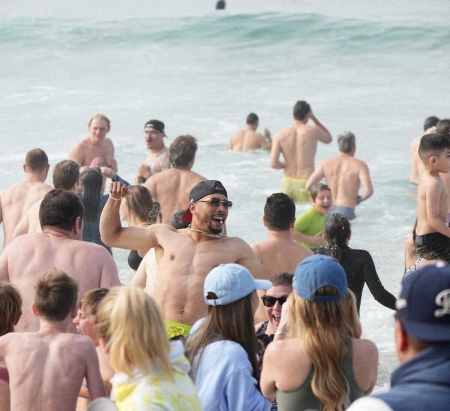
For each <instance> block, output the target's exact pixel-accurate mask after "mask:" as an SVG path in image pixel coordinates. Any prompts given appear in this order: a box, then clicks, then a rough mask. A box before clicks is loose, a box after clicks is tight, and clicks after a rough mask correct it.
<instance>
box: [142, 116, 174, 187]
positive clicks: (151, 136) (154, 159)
mask: <svg viewBox="0 0 450 411" xmlns="http://www.w3.org/2000/svg"><path fill="white" fill-rule="evenodd" d="M164 128H165V126H164V123H163V122H162V121H159V120H150V121H147V123H145V126H144V140H145V144H146V145H147V148H148V149H149V150H150V152H149V153H148V156H147V158H146V159H145V162H144V163H143V164H141V166H140V167H139V171H138V174H137V176H136V184H143V183H145V182H146V181H147V179H149V178H150V177H151V176H152V175H153V174H156V173H159V172H161V171H164V170H167V169H168V168H170V156H169V149H168V148H167V147H166V146H165V144H164V137H166V133H165V132H164Z"/></svg>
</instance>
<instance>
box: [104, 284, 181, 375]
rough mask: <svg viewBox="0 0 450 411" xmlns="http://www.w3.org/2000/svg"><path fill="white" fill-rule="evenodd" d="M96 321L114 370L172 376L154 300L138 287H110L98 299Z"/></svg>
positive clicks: (159, 315)
mask: <svg viewBox="0 0 450 411" xmlns="http://www.w3.org/2000/svg"><path fill="white" fill-rule="evenodd" d="M96 324H97V329H98V334H99V336H100V338H102V339H103V340H104V341H105V345H106V349H107V350H108V351H109V355H110V357H109V358H110V362H111V365H112V367H113V368H114V370H116V371H118V372H123V373H125V374H127V375H128V376H129V377H133V376H134V375H135V372H136V369H137V370H138V371H140V372H142V373H145V374H154V373H155V372H156V371H157V370H161V371H163V372H165V373H166V374H168V375H169V376H172V366H171V363H170V359H169V350H170V349H169V340H168V339H167V336H166V330H165V327H164V323H163V319H162V316H161V313H160V312H159V309H158V307H157V306H156V303H155V301H154V300H153V298H152V297H150V296H149V295H148V294H146V293H144V291H143V290H142V289H141V288H138V287H134V286H132V285H128V286H126V287H115V288H112V289H111V290H110V291H109V293H108V294H107V295H106V297H105V298H104V299H103V300H102V302H101V303H100V305H99V307H98V310H97V315H96Z"/></svg>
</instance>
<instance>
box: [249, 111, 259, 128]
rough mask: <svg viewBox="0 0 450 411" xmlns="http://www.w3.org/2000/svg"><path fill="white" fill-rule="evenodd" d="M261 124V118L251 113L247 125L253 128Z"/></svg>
mask: <svg viewBox="0 0 450 411" xmlns="http://www.w3.org/2000/svg"><path fill="white" fill-rule="evenodd" d="M258 122H259V118H258V116H257V115H256V114H255V113H250V114H249V115H248V116H247V124H249V125H251V126H255V125H256V124H258Z"/></svg>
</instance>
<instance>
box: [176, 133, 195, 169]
mask: <svg viewBox="0 0 450 411" xmlns="http://www.w3.org/2000/svg"><path fill="white" fill-rule="evenodd" d="M196 152H197V139H196V138H195V137H193V136H191V135H189V134H186V135H183V136H179V137H177V138H176V139H175V140H174V142H173V143H172V144H171V145H170V147H169V155H170V163H171V164H172V166H173V167H174V168H177V167H185V166H188V165H189V164H190V163H192V162H193V161H194V158H195V153H196Z"/></svg>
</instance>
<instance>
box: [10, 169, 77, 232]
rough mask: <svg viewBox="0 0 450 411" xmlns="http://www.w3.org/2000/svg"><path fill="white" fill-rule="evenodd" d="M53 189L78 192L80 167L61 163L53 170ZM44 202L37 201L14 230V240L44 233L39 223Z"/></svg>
mask: <svg viewBox="0 0 450 411" xmlns="http://www.w3.org/2000/svg"><path fill="white" fill-rule="evenodd" d="M52 179H53V187H54V188H64V190H69V191H73V192H74V193H76V192H77V190H78V185H79V182H80V166H79V165H78V163H76V162H75V161H72V160H63V161H60V162H59V163H58V164H56V166H55V167H54V168H53V174H52ZM41 202H42V200H39V201H36V202H35V203H34V204H33V205H32V206H31V207H30V209H29V210H28V211H27V213H26V214H25V215H24V216H23V218H22V219H21V220H20V222H19V223H18V224H17V226H16V228H15V229H14V233H13V238H16V237H17V236H19V235H22V234H27V233H42V229H41V223H40V222H39V209H40V207H41Z"/></svg>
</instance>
